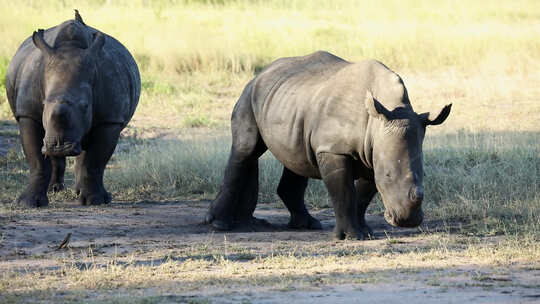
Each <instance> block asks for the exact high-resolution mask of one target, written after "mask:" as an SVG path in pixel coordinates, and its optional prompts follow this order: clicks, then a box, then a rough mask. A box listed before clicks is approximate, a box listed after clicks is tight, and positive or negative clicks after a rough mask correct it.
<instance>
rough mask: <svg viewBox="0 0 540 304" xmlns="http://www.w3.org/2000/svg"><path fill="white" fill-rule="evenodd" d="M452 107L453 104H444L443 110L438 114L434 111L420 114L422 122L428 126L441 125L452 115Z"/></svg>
mask: <svg viewBox="0 0 540 304" xmlns="http://www.w3.org/2000/svg"><path fill="white" fill-rule="evenodd" d="M451 109H452V104H448V105H446V106H444V108H442V110H441V112H439V114H437V115H435V114H433V113H429V112H426V113H422V114H419V116H420V120H422V122H424V124H425V125H426V126H428V125H432V126H436V125H440V124H442V123H443V122H444V121H445V120H446V118H448V115H450V110H451Z"/></svg>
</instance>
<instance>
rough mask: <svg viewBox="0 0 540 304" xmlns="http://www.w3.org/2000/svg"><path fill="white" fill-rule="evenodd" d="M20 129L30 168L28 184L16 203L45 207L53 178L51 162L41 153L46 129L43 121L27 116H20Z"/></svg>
mask: <svg viewBox="0 0 540 304" xmlns="http://www.w3.org/2000/svg"><path fill="white" fill-rule="evenodd" d="M19 131H20V136H21V142H22V146H23V151H24V155H25V157H26V162H27V163H28V167H29V168H30V175H29V177H28V186H27V187H26V189H25V190H24V191H23V192H22V193H21V195H20V196H19V197H18V198H17V200H16V203H17V204H19V205H22V206H26V207H44V206H47V205H48V204H49V199H48V198H47V186H48V185H49V180H50V179H51V162H50V160H49V159H46V158H45V157H44V156H43V154H42V153H41V147H42V145H43V136H45V130H44V129H43V126H42V125H41V123H39V122H37V121H35V120H33V119H31V118H26V117H21V118H19Z"/></svg>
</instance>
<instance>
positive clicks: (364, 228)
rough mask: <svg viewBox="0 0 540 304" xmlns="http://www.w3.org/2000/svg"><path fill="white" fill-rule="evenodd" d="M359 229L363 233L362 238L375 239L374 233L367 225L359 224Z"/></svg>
mask: <svg viewBox="0 0 540 304" xmlns="http://www.w3.org/2000/svg"><path fill="white" fill-rule="evenodd" d="M360 231H361V232H362V234H363V237H364V238H363V240H373V239H375V234H373V230H372V229H371V227H369V226H368V225H366V224H364V225H361V226H360Z"/></svg>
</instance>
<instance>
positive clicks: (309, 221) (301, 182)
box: [277, 167, 322, 229]
mask: <svg viewBox="0 0 540 304" xmlns="http://www.w3.org/2000/svg"><path fill="white" fill-rule="evenodd" d="M307 183H308V178H307V177H305V176H300V175H298V174H296V173H294V172H292V171H291V170H289V169H287V168H285V167H283V174H282V175H281V180H280V181H279V186H278V188H277V193H278V195H279V197H280V198H281V200H282V201H283V203H284V204H285V206H286V207H287V209H289V212H290V213H291V219H290V221H289V227H290V228H294V229H322V226H321V222H319V221H318V220H317V219H315V218H314V217H312V216H311V215H310V214H309V212H308V211H307V209H306V204H305V203H304V193H305V192H306V187H307Z"/></svg>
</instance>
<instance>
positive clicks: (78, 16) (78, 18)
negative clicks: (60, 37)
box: [75, 9, 86, 25]
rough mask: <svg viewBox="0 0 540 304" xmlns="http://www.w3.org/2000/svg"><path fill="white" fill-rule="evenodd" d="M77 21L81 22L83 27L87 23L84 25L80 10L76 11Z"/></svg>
mask: <svg viewBox="0 0 540 304" xmlns="http://www.w3.org/2000/svg"><path fill="white" fill-rule="evenodd" d="M75 20H77V21H79V22H80V23H82V24H83V25H86V23H84V21H83V20H82V17H81V15H80V14H79V10H78V9H75Z"/></svg>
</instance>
